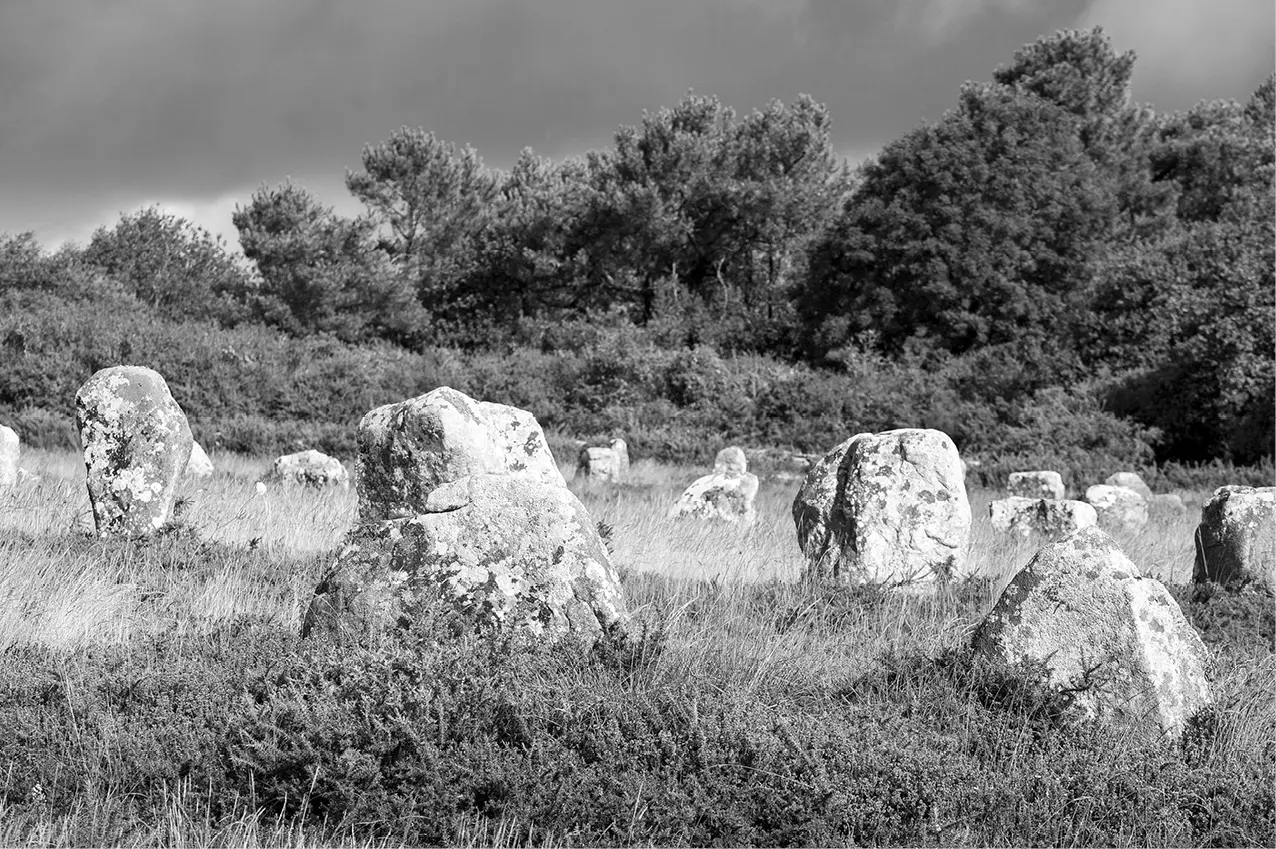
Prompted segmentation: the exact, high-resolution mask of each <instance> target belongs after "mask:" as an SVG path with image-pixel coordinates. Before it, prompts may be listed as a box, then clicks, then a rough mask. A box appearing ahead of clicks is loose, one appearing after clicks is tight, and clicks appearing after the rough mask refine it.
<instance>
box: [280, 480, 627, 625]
mask: <svg viewBox="0 0 1276 849" xmlns="http://www.w3.org/2000/svg"><path fill="white" fill-rule="evenodd" d="M429 500H430V502H431V503H430V504H429V505H428V506H429V507H430V508H431V509H432V510H433V512H421V513H419V514H417V515H415V516H413V517H412V518H405V519H391V520H385V521H379V522H373V523H368V524H365V525H363V526H360V527H359V528H356V530H355V531H354V532H352V533H351V536H350V538H349V539H348V541H347V546H346V548H345V549H344V550H343V551H342V553H341V555H340V556H339V557H338V559H337V562H336V564H335V565H334V567H333V569H332V570H331V571H330V573H329V574H328V576H327V577H326V578H325V579H324V581H323V582H322V583H321V584H320V588H319V590H318V591H317V594H316V596H315V599H314V601H313V602H312V604H311V606H310V610H309V611H308V613H307V615H306V624H305V626H304V630H303V632H304V633H307V634H308V633H311V632H315V633H332V632H334V631H337V632H350V633H369V632H376V631H378V630H381V629H385V628H390V627H395V626H396V624H399V623H402V622H405V621H410V620H411V619H412V618H413V617H414V616H415V615H417V614H419V613H420V612H421V611H422V610H423V609H425V608H426V607H428V606H430V605H434V604H438V603H440V602H441V603H443V604H446V605H447V606H448V607H450V608H451V609H453V610H456V611H459V612H460V613H463V614H466V615H467V616H470V617H474V618H476V619H479V620H483V621H486V622H489V623H495V624H501V625H506V626H511V627H514V628H517V629H520V630H522V631H525V632H528V633H530V634H533V635H538V636H546V637H550V638H555V637H561V636H565V635H567V634H576V635H580V636H583V637H585V638H587V639H595V638H597V636H598V635H599V634H600V633H601V632H602V630H603V629H604V628H609V627H613V626H617V627H624V625H625V623H626V622H627V621H628V612H627V610H626V607H625V601H624V595H623V591H622V589H621V586H620V580H619V577H618V576H617V575H616V572H615V569H614V568H613V567H612V564H611V560H610V558H609V557H608V555H607V550H606V548H605V547H604V546H603V543H602V540H601V539H600V538H599V537H598V533H597V530H596V529H595V527H594V525H593V523H592V521H591V520H590V518H589V514H588V513H587V512H586V510H585V508H584V506H583V505H582V504H581V503H580V502H579V501H578V500H577V499H576V497H575V496H574V495H572V494H571V492H570V491H569V490H568V489H567V488H566V487H565V486H559V485H556V484H548V483H544V482H542V481H538V480H535V479H533V478H528V477H519V476H514V475H489V474H479V475H472V476H468V477H465V478H461V479H459V480H457V481H451V482H448V483H446V484H442V485H440V486H439V487H437V488H435V490H434V491H433V492H432V493H431V495H430V499H429Z"/></svg>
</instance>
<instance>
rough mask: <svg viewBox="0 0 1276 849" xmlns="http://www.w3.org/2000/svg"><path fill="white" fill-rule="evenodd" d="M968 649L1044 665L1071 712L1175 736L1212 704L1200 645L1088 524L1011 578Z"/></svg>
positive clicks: (1157, 586) (1153, 587) (1173, 607)
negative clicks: (1067, 698)
mask: <svg viewBox="0 0 1276 849" xmlns="http://www.w3.org/2000/svg"><path fill="white" fill-rule="evenodd" d="M973 644H974V648H975V651H976V652H977V653H979V654H981V655H984V656H987V657H990V658H993V659H994V660H996V661H998V662H1004V663H1021V662H1033V663H1040V664H1044V666H1045V668H1046V669H1047V670H1048V673H1049V679H1048V680H1049V683H1050V685H1052V686H1054V687H1057V688H1059V689H1061V690H1066V691H1067V692H1069V693H1071V695H1072V700H1073V701H1072V707H1073V708H1074V710H1075V711H1076V712H1077V715H1079V716H1082V717H1087V718H1092V719H1097V720H1099V721H1101V722H1105V723H1109V724H1113V725H1125V724H1127V723H1129V724H1132V725H1134V726H1136V727H1144V728H1151V729H1153V730H1155V729H1157V728H1158V727H1159V729H1160V730H1161V731H1163V732H1166V733H1168V734H1171V735H1177V734H1178V733H1179V732H1181V731H1182V730H1183V728H1184V726H1185V725H1186V723H1187V721H1188V720H1189V719H1190V718H1191V717H1192V716H1193V715H1194V714H1196V713H1197V712H1199V711H1200V710H1202V709H1204V708H1206V707H1208V706H1209V705H1210V704H1211V702H1212V698H1213V697H1212V695H1211V693H1210V687H1209V682H1208V681H1207V680H1206V667H1207V655H1206V651H1205V645H1204V643H1202V642H1201V638H1200V636H1199V635H1198V634H1197V633H1196V631H1195V630H1193V628H1192V626H1191V624H1190V623H1189V622H1188V621H1187V619H1186V618H1185V617H1184V616H1183V611H1182V610H1180V609H1179V606H1178V604H1177V603H1176V602H1175V601H1174V597H1173V596H1171V595H1170V593H1169V591H1168V590H1166V589H1165V587H1164V586H1163V585H1162V584H1161V583H1160V582H1159V581H1157V580H1155V579H1153V578H1149V577H1145V576H1144V575H1142V574H1141V572H1140V570H1139V568H1138V567H1137V566H1135V565H1134V564H1133V563H1131V562H1130V561H1129V559H1127V558H1126V556H1125V555H1124V554H1123V553H1122V552H1121V550H1120V549H1119V548H1118V547H1117V546H1116V544H1115V543H1114V542H1113V541H1112V539H1111V538H1110V537H1109V536H1108V535H1107V534H1105V533H1104V532H1103V531H1101V530H1099V529H1098V528H1082V529H1081V530H1079V531H1077V532H1075V533H1073V534H1070V535H1069V536H1067V537H1064V538H1063V539H1061V540H1058V541H1056V542H1053V543H1051V544H1049V545H1047V546H1045V547H1044V548H1042V549H1041V550H1040V551H1038V552H1037V554H1036V556H1035V557H1033V558H1032V562H1030V563H1029V564H1028V565H1027V566H1026V567H1024V568H1023V569H1022V570H1020V572H1019V573H1018V574H1016V575H1015V577H1014V578H1013V579H1012V580H1011V582H1010V583H1009V585H1007V587H1006V589H1005V590H1004V591H1003V592H1002V594H1001V596H1000V597H999V598H998V599H997V602H996V604H995V605H994V606H993V609H992V611H991V612H990V613H989V614H988V616H987V617H986V618H985V619H984V621H983V622H982V623H981V624H980V625H979V627H978V628H977V629H976V631H975V634H974V638H973Z"/></svg>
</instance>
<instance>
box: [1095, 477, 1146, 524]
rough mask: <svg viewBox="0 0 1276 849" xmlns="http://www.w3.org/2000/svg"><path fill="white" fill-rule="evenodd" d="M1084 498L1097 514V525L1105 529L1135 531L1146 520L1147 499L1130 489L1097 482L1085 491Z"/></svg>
mask: <svg viewBox="0 0 1276 849" xmlns="http://www.w3.org/2000/svg"><path fill="white" fill-rule="evenodd" d="M1085 500H1086V501H1088V502H1090V504H1091V506H1093V507H1094V510H1095V512H1096V513H1098V514H1099V527H1101V528H1103V529H1105V530H1109V531H1112V530H1126V531H1137V530H1138V529H1139V528H1141V527H1143V526H1144V525H1146V524H1147V522H1148V502H1147V499H1145V498H1144V497H1143V496H1142V495H1140V494H1139V493H1137V492H1135V491H1134V490H1132V489H1127V488H1126V487H1123V486H1112V485H1110V484H1101V483H1099V484H1095V485H1094V486H1092V487H1090V488H1089V489H1087V490H1086V491H1085Z"/></svg>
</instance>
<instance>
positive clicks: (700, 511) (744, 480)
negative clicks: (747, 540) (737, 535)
mask: <svg viewBox="0 0 1276 849" xmlns="http://www.w3.org/2000/svg"><path fill="white" fill-rule="evenodd" d="M757 494H758V478H757V475H754V474H751V473H749V472H739V473H734V474H731V473H725V472H714V473H713V474H711V475H705V476H704V477H701V478H696V479H695V481H693V482H692V484H691V486H689V487H687V488H686V490H684V491H683V493H682V497H681V498H679V499H678V501H677V503H676V504H674V505H673V507H672V508H671V509H670V510H669V518H671V519H683V518H689V519H708V520H714V521H722V522H729V523H731V524H733V525H751V524H753V522H754V520H755V519H756V518H757V511H756V509H755V508H754V506H753V499H754V498H756V497H757Z"/></svg>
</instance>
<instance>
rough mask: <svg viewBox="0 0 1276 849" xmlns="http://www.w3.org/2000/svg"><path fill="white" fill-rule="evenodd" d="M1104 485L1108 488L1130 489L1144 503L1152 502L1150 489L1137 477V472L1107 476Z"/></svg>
mask: <svg viewBox="0 0 1276 849" xmlns="http://www.w3.org/2000/svg"><path fill="white" fill-rule="evenodd" d="M1104 483H1105V484H1107V485H1108V486H1123V487H1125V488H1126V489H1132V490H1134V491H1135V492H1137V493H1138V494H1139V495H1141V496H1143V500H1144V501H1151V500H1152V488H1151V487H1150V486H1148V485H1147V484H1146V483H1144V482H1143V478H1142V477H1140V476H1139V474H1138V472H1117V473H1116V474H1114V475H1108V479H1107V480H1105V481H1104Z"/></svg>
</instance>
